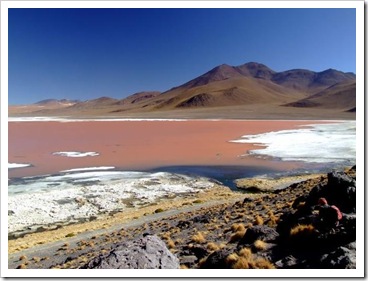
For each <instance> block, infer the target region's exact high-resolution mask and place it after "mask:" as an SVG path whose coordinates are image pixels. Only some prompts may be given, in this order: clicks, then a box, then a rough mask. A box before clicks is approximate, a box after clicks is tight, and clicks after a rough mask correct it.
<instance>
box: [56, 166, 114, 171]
mask: <svg viewBox="0 0 368 281" xmlns="http://www.w3.org/2000/svg"><path fill="white" fill-rule="evenodd" d="M112 169H115V167H113V166H102V167H88V168H77V169H70V170H63V171H60V173H71V172H83V171H100V170H112Z"/></svg>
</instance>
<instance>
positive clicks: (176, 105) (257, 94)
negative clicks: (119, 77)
mask: <svg viewBox="0 0 368 281" xmlns="http://www.w3.org/2000/svg"><path fill="white" fill-rule="evenodd" d="M355 85H356V77H355V74H354V73H350V72H347V73H346V72H341V71H338V70H335V69H327V70H325V71H321V72H315V71H311V70H306V69H292V70H287V71H282V72H276V71H274V70H272V69H270V68H269V67H267V66H266V65H264V64H260V63H256V62H249V63H245V64H243V65H240V66H230V65H227V64H222V65H219V66H217V67H215V68H213V69H211V70H210V71H208V72H206V73H204V74H203V75H201V76H199V77H196V78H194V79H192V80H190V81H188V82H186V83H184V84H182V85H180V86H177V87H174V88H172V89H170V90H168V91H165V92H163V93H160V92H157V91H147V92H140V93H135V94H133V95H130V96H128V97H126V98H124V99H114V98H110V97H101V98H98V99H92V100H87V101H78V100H53V99H49V100H44V101H40V102H38V103H36V104H33V105H28V106H24V105H23V106H22V107H20V106H9V115H10V116H19V115H32V116H55V115H57V116H132V117H134V116H143V117H148V116H152V117H173V116H177V117H211V118H212V117H216V116H219V117H225V118H226V117H229V118H233V117H235V118H271V119H272V118H281V117H282V118H286V119H289V118H293V117H298V118H300V117H305V118H321V117H327V118H348V119H351V118H355V107H356V105H355V104H356V86H355ZM303 119H304V118H303Z"/></svg>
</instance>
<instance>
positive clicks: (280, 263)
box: [275, 255, 298, 268]
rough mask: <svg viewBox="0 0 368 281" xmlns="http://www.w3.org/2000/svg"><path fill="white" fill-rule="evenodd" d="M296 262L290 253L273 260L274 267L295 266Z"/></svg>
mask: <svg viewBox="0 0 368 281" xmlns="http://www.w3.org/2000/svg"><path fill="white" fill-rule="evenodd" d="M297 264H298V260H297V259H296V258H295V257H294V256H292V255H289V256H286V257H284V258H283V259H281V260H278V261H277V262H275V266H276V268H295V267H296V266H297Z"/></svg>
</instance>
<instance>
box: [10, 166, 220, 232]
mask: <svg viewBox="0 0 368 281" xmlns="http://www.w3.org/2000/svg"><path fill="white" fill-rule="evenodd" d="M213 186H214V183H213V181H211V180H209V179H207V178H204V177H189V176H184V175H180V174H173V173H166V172H158V173H147V172H126V171H125V172H122V171H83V172H75V173H71V174H60V175H51V176H44V177H29V178H22V179H17V180H10V182H9V188H8V193H9V196H8V210H9V212H10V213H11V215H9V216H8V219H9V223H8V232H9V233H13V232H16V231H24V230H27V228H28V227H31V226H42V225H48V224H54V223H56V222H69V221H70V220H74V221H75V220H78V219H85V218H89V217H91V216H98V215H100V214H101V213H106V212H107V213H108V212H113V211H116V210H124V209H126V208H128V207H131V206H136V207H137V206H142V205H146V204H150V203H152V202H155V201H156V200H158V199H160V198H164V197H167V196H170V197H173V198H174V197H175V196H178V195H180V194H184V193H197V192H201V191H202V190H205V189H208V188H211V187H213Z"/></svg>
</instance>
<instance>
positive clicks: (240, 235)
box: [230, 229, 247, 243]
mask: <svg viewBox="0 0 368 281" xmlns="http://www.w3.org/2000/svg"><path fill="white" fill-rule="evenodd" d="M246 231H247V230H246V229H244V230H239V231H237V232H235V233H234V234H233V235H231V237H230V243H233V242H236V241H239V240H240V239H242V238H243V237H244V235H245V232H246Z"/></svg>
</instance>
